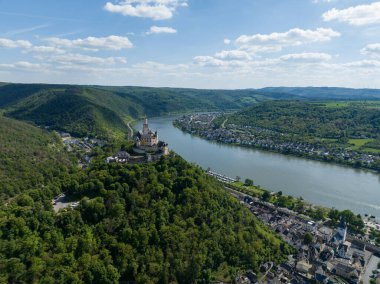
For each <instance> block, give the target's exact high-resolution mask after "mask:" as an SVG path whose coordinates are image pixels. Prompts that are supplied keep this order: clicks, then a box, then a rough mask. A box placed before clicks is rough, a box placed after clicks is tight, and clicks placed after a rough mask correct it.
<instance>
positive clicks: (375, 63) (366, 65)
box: [343, 60, 380, 69]
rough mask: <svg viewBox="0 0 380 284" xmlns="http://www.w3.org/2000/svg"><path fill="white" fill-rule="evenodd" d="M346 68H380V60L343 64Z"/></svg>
mask: <svg viewBox="0 0 380 284" xmlns="http://www.w3.org/2000/svg"><path fill="white" fill-rule="evenodd" d="M343 66H345V67H359V68H369V69H373V68H380V61H379V60H359V61H353V62H349V63H345V64H343Z"/></svg>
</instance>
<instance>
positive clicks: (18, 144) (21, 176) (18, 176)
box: [0, 116, 74, 282]
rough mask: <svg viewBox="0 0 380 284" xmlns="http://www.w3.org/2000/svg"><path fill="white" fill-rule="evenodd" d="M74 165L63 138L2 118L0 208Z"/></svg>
mask: <svg viewBox="0 0 380 284" xmlns="http://www.w3.org/2000/svg"><path fill="white" fill-rule="evenodd" d="M73 164H74V162H73V160H72V159H71V158H70V156H69V155H68V154H67V153H66V152H65V151H64V149H63V145H62V143H61V139H60V138H59V137H56V136H55V135H54V134H52V133H48V132H46V131H43V130H41V129H38V128H36V127H34V126H31V125H29V124H27V123H24V122H20V121H16V120H13V119H9V118H4V117H2V116H0V204H1V203H2V201H3V200H5V199H7V198H8V197H12V196H15V195H17V194H19V193H20V192H23V191H25V190H27V189H32V188H41V187H42V186H44V185H45V184H48V183H54V181H55V180H56V179H59V178H60V176H63V175H65V174H67V173H68V172H69V169H70V167H71V166H72V165H73ZM57 192H59V189H57ZM0 282H1V281H0Z"/></svg>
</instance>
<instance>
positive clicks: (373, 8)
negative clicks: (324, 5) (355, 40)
mask: <svg viewBox="0 0 380 284" xmlns="http://www.w3.org/2000/svg"><path fill="white" fill-rule="evenodd" d="M322 17H323V20H324V21H326V22H327V21H333V20H337V21H339V22H346V23H349V24H351V25H355V26H362V25H369V24H379V23H380V2H374V3H371V4H368V5H358V6H353V7H349V8H347V9H343V10H338V9H336V8H334V9H331V10H329V11H327V12H326V13H324V14H323V15H322Z"/></svg>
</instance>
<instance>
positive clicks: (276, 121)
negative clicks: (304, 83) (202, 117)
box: [219, 101, 380, 138]
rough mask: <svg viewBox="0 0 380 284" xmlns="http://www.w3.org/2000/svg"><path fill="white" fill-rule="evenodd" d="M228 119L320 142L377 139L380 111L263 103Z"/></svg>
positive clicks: (363, 106) (356, 106)
mask: <svg viewBox="0 0 380 284" xmlns="http://www.w3.org/2000/svg"><path fill="white" fill-rule="evenodd" d="M227 118H228V123H230V124H236V125H249V126H255V127H261V128H265V129H269V130H273V131H277V132H281V133H292V134H299V135H310V136H315V137H320V138H342V137H361V136H365V137H371V138H376V137H377V136H378V135H380V109H379V108H377V107H373V104H372V103H369V104H362V103H352V104H347V105H339V104H338V105H334V104H324V103H308V102H300V101H276V102H264V103H261V104H257V105H254V106H252V107H249V108H246V109H243V110H241V111H238V112H236V113H234V114H232V115H229V116H227ZM222 120H223V119H219V121H222Z"/></svg>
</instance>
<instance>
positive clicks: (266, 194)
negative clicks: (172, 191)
mask: <svg viewBox="0 0 380 284" xmlns="http://www.w3.org/2000/svg"><path fill="white" fill-rule="evenodd" d="M261 198H262V200H264V201H269V199H270V193H269V191H264V193H263V195H262V196H261Z"/></svg>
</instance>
